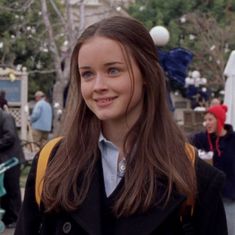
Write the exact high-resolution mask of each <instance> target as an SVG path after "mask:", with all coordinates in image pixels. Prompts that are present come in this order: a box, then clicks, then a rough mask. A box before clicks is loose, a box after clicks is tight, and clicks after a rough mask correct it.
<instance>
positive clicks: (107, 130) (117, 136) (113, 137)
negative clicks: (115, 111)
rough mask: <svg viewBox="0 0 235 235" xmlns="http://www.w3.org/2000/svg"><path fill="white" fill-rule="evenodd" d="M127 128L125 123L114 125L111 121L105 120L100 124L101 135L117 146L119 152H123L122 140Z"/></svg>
mask: <svg viewBox="0 0 235 235" xmlns="http://www.w3.org/2000/svg"><path fill="white" fill-rule="evenodd" d="M129 129H130V127H128V126H127V125H120V124H119V125H114V124H113V123H107V122H105V123H103V124H102V132H103V135H104V136H105V138H106V139H108V140H109V141H111V142H112V143H113V144H115V146H117V147H118V149H119V152H120V153H123V150H124V141H125V137H126V134H127V132H128V131H129Z"/></svg>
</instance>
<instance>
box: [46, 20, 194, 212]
mask: <svg viewBox="0 0 235 235" xmlns="http://www.w3.org/2000/svg"><path fill="white" fill-rule="evenodd" d="M96 35H99V36H104V37H107V38H110V39H113V40H115V41H117V42H119V43H120V44H121V45H122V46H123V48H124V50H125V54H126V55H127V57H129V58H130V56H132V57H133V59H134V60H135V61H136V63H137V65H138V66H139V68H140V71H141V73H142V77H143V80H144V84H145V92H144V106H143V112H142V114H141V115H140V117H139V119H138V120H137V122H136V123H135V125H134V126H133V127H132V128H131V130H130V131H129V132H128V134H127V136H126V141H125V143H127V142H128V146H130V148H129V149H131V152H130V153H129V154H128V158H127V171H126V173H125V177H124V186H123V188H122V189H121V192H120V194H119V195H118V197H117V200H116V202H115V205H114V213H115V214H116V216H121V215H125V216H126V215H130V214H133V213H135V212H137V211H145V210H147V209H148V208H150V207H151V206H153V203H154V202H156V195H158V188H159V185H160V182H162V179H164V182H165V184H166V187H165V191H164V193H163V195H162V197H160V198H158V202H160V201H161V202H163V203H165V204H166V203H167V201H168V200H169V198H170V195H171V193H172V191H173V190H174V189H176V190H177V191H178V192H180V193H183V194H185V195H188V194H194V193H195V189H196V182H195V171H194V169H193V166H192V164H191V162H190V160H189V159H188V158H187V157H186V154H185V149H184V146H185V137H184V135H183V134H182V133H181V130H180V129H179V127H178V126H177V125H176V123H175V121H174V119H173V117H172V114H171V113H170V111H169V109H168V105H167V102H166V99H167V97H166V88H165V78H164V75H163V72H162V69H161V67H160V65H159V62H158V57H157V54H156V48H155V46H154V43H153V41H152V38H151V37H150V35H149V33H148V31H147V30H146V29H145V27H144V26H143V25H142V24H141V23H140V22H138V21H136V20H134V19H132V18H127V17H120V16H116V17H112V18H108V19H104V20H102V21H100V22H98V23H95V24H93V25H91V26H90V27H88V28H87V29H86V30H85V31H84V32H83V34H82V35H81V37H80V38H79V39H78V42H77V45H76V46H75V48H74V50H73V54H72V58H71V77H70V79H71V80H70V101H69V107H68V108H67V114H68V115H67V117H66V119H65V131H66V132H65V137H64V140H63V142H62V144H61V145H60V146H59V148H58V151H57V152H56V154H55V156H54V157H53V158H52V160H51V161H50V163H49V165H48V168H47V171H46V175H45V180H44V190H43V194H42V201H43V203H44V205H45V207H46V208H47V210H49V211H50V210H58V209H61V208H62V209H65V210H67V211H70V210H74V209H76V208H78V207H79V205H81V204H82V202H83V200H84V199H85V197H86V195H87V193H88V189H89V186H90V183H91V180H92V176H93V173H94V170H95V166H96V162H97V160H98V158H99V156H100V155H99V151H98V138H99V134H100V131H101V123H100V120H98V118H97V117H96V116H95V115H94V114H93V113H92V112H91V111H90V110H89V108H88V107H87V106H86V104H85V102H84V100H83V98H82V96H81V90H80V75H79V72H78V67H79V66H78V54H79V50H80V48H81V46H82V45H83V43H85V42H86V41H87V40H88V39H90V38H91V37H94V36H96ZM128 52H130V53H128ZM128 61H129V59H127V63H128ZM78 181H79V189H78Z"/></svg>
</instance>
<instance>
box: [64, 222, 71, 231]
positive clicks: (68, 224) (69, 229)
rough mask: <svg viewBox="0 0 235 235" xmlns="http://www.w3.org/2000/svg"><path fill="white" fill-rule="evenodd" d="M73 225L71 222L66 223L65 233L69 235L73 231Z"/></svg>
mask: <svg viewBox="0 0 235 235" xmlns="http://www.w3.org/2000/svg"><path fill="white" fill-rule="evenodd" d="M71 228H72V225H71V223H70V222H65V223H64V225H63V232H64V233H65V234H68V233H69V232H70V231H71Z"/></svg>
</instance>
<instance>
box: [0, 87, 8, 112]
mask: <svg viewBox="0 0 235 235" xmlns="http://www.w3.org/2000/svg"><path fill="white" fill-rule="evenodd" d="M0 108H1V109H3V110H5V111H8V102H7V100H6V92H5V91H4V90H0Z"/></svg>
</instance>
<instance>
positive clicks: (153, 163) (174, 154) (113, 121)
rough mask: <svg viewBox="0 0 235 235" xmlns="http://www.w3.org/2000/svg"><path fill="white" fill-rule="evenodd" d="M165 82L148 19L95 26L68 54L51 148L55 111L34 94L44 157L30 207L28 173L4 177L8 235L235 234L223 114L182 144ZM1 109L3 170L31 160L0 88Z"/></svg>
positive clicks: (232, 151) (15, 171)
mask: <svg viewBox="0 0 235 235" xmlns="http://www.w3.org/2000/svg"><path fill="white" fill-rule="evenodd" d="M110 52H112V53H110ZM165 85H166V83H165V74H164V72H163V71H162V69H161V66H160V64H159V60H158V56H157V54H156V49H155V46H154V43H153V41H152V38H151V36H150V34H149V32H148V31H147V29H145V27H144V26H143V25H142V24H141V23H140V22H138V21H136V20H134V19H132V18H127V17H112V18H108V19H104V20H101V21H100V22H97V23H95V24H93V25H91V26H89V27H88V28H87V29H86V30H85V31H84V32H83V33H82V34H81V36H80V38H79V39H78V41H77V44H76V46H75V47H74V50H73V53H72V56H71V76H70V87H69V96H68V99H69V101H70V102H68V103H67V107H66V109H67V112H66V114H65V120H64V122H63V123H62V125H63V129H64V130H65V131H64V135H63V138H60V139H53V140H49V138H48V135H49V134H50V133H51V128H52V116H53V115H52V108H51V105H50V104H49V102H48V101H47V98H46V95H45V94H44V93H43V92H42V91H37V92H36V93H35V100H36V104H35V106H34V108H33V110H32V112H31V115H30V117H29V122H30V128H31V130H32V137H33V140H34V142H36V143H38V144H39V146H40V148H42V149H43V150H45V149H46V151H43V150H42V151H41V154H36V156H35V158H34V160H33V163H32V166H31V170H30V172H29V174H28V179H27V182H26V187H25V193H24V199H23V202H22V199H21V193H20V184H19V179H20V164H18V165H17V166H15V167H12V168H11V169H9V170H7V171H6V172H5V173H4V187H5V189H6V194H5V195H3V196H2V197H1V198H0V207H1V208H2V209H4V210H5V213H4V215H3V218H2V221H3V222H4V224H5V225H6V227H8V228H12V227H16V229H15V233H14V234H15V235H32V234H33V235H34V234H35V235H36V234H41V235H45V234H47V235H53V234H55V235H58V234H74V235H75V234H84V235H85V234H90V235H112V234H114V235H115V234H120V235H127V234H128V235H131V234H133V235H134V234H135V235H136V234H138V235H147V234H151V235H154V234H160V235H172V234H174V235H190V234H191V235H192V234H195V235H209V234H211V235H212V234H213V235H227V234H228V235H235V223H234V221H235V132H234V131H233V127H232V126H231V125H230V124H227V123H226V112H227V106H226V105H224V104H222V102H220V101H219V100H218V99H217V100H216V99H214V100H212V101H211V105H210V107H208V108H207V109H206V111H205V114H204V126H205V130H204V131H203V132H196V133H190V135H189V136H188V135H187V136H186V135H185V133H183V132H182V130H181V129H180V127H179V126H177V124H176V121H175V120H174V117H173V115H172V112H171V111H170V110H169V107H168V103H167V100H166V97H167V93H166V92H167V91H166V87H165ZM0 107H1V109H0V162H1V163H4V161H6V160H8V159H10V158H11V157H12V156H15V157H17V158H18V159H19V162H20V163H23V162H24V156H23V151H22V148H21V145H20V139H19V137H18V133H17V129H16V124H15V120H14V118H13V116H12V115H11V114H10V112H9V107H8V103H7V100H6V98H5V92H4V91H1V94H0ZM51 141H53V142H51ZM49 145H50V146H49ZM48 146H49V147H48ZM42 153H43V154H42ZM45 159H46V160H45ZM39 168H40V170H39ZM41 169H44V171H42V170H41ZM39 171H40V172H42V176H41V178H39V179H40V180H39V179H38V177H39V174H40V173H39ZM38 181H39V183H37V182H38Z"/></svg>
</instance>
